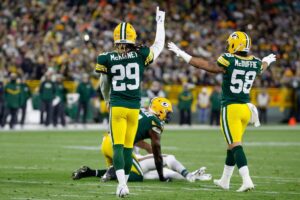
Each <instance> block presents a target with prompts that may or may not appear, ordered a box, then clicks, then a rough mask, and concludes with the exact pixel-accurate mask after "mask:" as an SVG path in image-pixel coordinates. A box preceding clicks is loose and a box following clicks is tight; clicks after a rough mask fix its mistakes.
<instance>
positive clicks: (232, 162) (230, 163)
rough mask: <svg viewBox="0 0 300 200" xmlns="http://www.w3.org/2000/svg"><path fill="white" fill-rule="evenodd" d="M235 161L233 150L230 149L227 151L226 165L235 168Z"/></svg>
mask: <svg viewBox="0 0 300 200" xmlns="http://www.w3.org/2000/svg"><path fill="white" fill-rule="evenodd" d="M235 163H236V162H235V159H234V155H233V152H232V150H230V149H227V157H226V160H225V164H226V165H227V166H234V165H235Z"/></svg>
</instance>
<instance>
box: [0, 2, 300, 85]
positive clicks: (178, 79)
mask: <svg viewBox="0 0 300 200" xmlns="http://www.w3.org/2000/svg"><path fill="white" fill-rule="evenodd" d="M158 4H159V6H160V7H161V8H162V9H164V10H166V12H167V15H166V37H167V41H170V40H172V41H174V42H176V43H178V44H179V45H180V46H182V47H183V48H184V49H186V50H187V51H188V52H190V53H192V54H193V55H197V56H203V57H207V58H209V59H211V60H215V59H216V58H217V57H218V55H219V54H221V53H223V52H224V51H225V46H226V44H225V41H226V38H227V37H228V36H229V34H230V33H231V32H232V31H234V30H242V31H246V32H247V33H249V35H250V36H251V37H252V43H253V47H252V53H253V54H255V55H256V56H258V57H263V56H265V55H267V54H269V53H271V52H273V53H275V54H276V55H277V56H278V62H276V64H274V65H273V66H272V67H271V68H270V70H268V71H267V72H266V73H265V74H264V75H263V76H262V77H261V78H260V79H259V80H258V81H257V82H256V85H258V86H261V85H263V86H267V87H269V86H270V87H279V86H282V85H287V86H294V87H295V84H296V83H295V79H296V81H297V79H299V77H300V52H299V48H300V34H299V31H300V26H299V24H300V2H299V1H296V0H294V1H293V0H285V1H283V0H265V1H259V0H249V1H232V0H222V1H221V0H215V1H212V0H203V1H197V0H181V1H172V0H165V1H157V2H154V1H146V0H144V1H143V0H66V1H59V0H24V1H17V0H13V1H12V0H2V1H1V2H0V79H2V78H4V77H7V76H8V74H9V73H11V72H14V73H17V74H19V75H22V76H25V77H27V78H28V79H40V78H41V77H42V76H43V74H44V73H45V72H46V71H47V69H48V68H50V67H51V68H53V69H55V70H56V72H58V73H60V74H62V75H63V76H64V77H65V78H66V79H69V80H79V79H80V78H81V75H82V74H84V73H89V74H92V73H93V69H94V65H95V61H96V57H97V55H98V54H99V53H100V52H103V51H111V50H112V49H113V39H112V31H113V29H114V27H115V26H116V25H117V23H119V22H121V21H129V22H131V23H132V24H133V25H134V27H135V28H136V30H137V33H138V42H139V43H141V44H146V45H151V44H152V42H153V41H154V38H155V28H156V27H155V19H154V17H155V9H156V6H157V5H158ZM144 80H145V82H146V83H147V82H152V81H154V80H157V81H159V82H162V83H165V84H176V83H184V82H190V83H193V84H196V85H211V84H214V83H216V82H220V81H221V76H212V75H211V74H208V73H206V72H204V71H201V70H197V69H195V68H192V67H189V66H188V65H187V64H185V63H184V62H181V61H179V60H178V59H177V58H175V57H174V55H172V54H171V53H170V52H168V51H167V50H164V51H163V53H162V55H161V56H160V57H159V59H158V60H157V62H156V63H154V64H153V65H152V67H151V68H150V69H149V70H146V71H145V79H144Z"/></svg>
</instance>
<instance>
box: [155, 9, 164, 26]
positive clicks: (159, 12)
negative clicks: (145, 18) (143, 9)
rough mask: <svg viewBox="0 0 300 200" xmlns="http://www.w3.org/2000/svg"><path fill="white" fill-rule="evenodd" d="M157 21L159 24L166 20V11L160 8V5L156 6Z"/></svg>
mask: <svg viewBox="0 0 300 200" xmlns="http://www.w3.org/2000/svg"><path fill="white" fill-rule="evenodd" d="M156 22H157V23H158V24H163V23H164V22H165V12H164V11H162V10H159V7H156Z"/></svg>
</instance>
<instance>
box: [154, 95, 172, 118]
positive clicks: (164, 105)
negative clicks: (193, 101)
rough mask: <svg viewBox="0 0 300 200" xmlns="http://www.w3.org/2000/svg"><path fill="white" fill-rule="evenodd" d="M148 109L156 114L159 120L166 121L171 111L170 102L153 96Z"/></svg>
mask: <svg viewBox="0 0 300 200" xmlns="http://www.w3.org/2000/svg"><path fill="white" fill-rule="evenodd" d="M149 111H150V112H152V113H153V114H154V115H156V116H157V117H158V118H159V119H160V120H161V121H164V122H166V123H168V122H169V121H170V120H171V114H172V113H173V108H172V103H171V102H170V101H169V100H168V99H166V98H163V97H155V98H153V99H152V100H151V103H150V106H149Z"/></svg>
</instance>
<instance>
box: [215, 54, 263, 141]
mask: <svg viewBox="0 0 300 200" xmlns="http://www.w3.org/2000/svg"><path fill="white" fill-rule="evenodd" d="M217 63H218V65H219V66H221V67H223V68H224V69H225V70H226V72H225V73H224V75H223V83H222V101H221V104H222V109H221V119H220V121H221V128H222V132H223V134H224V136H225V139H226V141H227V143H228V144H232V143H234V142H241V140H242V136H243V133H244V131H245V129H246V127H247V124H248V122H249V120H250V117H251V111H250V110H249V108H248V105H247V103H249V102H250V96H249V93H250V90H251V87H252V84H253V82H254V80H255V77H256V76H257V75H259V74H260V73H261V71H262V62H261V60H260V59H259V58H256V57H254V56H247V57H241V56H238V55H235V54H230V53H225V54H223V55H221V56H220V57H219V58H218V60H217Z"/></svg>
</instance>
